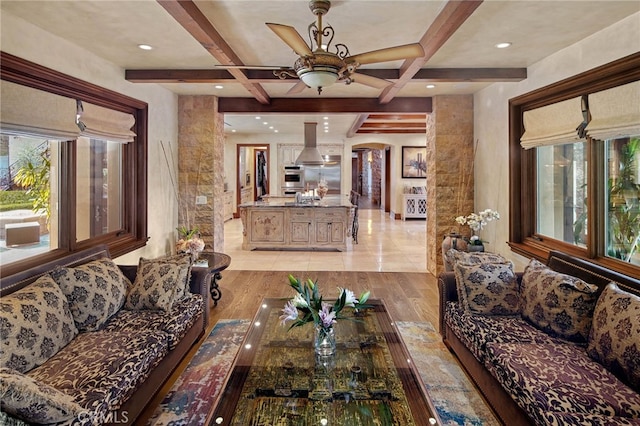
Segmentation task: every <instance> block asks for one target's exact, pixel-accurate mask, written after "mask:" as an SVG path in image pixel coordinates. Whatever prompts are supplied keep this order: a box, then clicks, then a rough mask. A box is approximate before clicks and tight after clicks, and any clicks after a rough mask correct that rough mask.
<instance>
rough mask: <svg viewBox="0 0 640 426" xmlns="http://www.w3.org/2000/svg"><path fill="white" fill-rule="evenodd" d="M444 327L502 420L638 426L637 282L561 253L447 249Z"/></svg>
mask: <svg viewBox="0 0 640 426" xmlns="http://www.w3.org/2000/svg"><path fill="white" fill-rule="evenodd" d="M447 257H448V258H449V259H450V261H451V262H452V264H453V265H454V268H453V269H454V271H453V272H444V273H442V274H441V275H440V276H439V279H438V286H439V292H440V333H441V334H442V336H443V341H444V342H445V343H446V344H447V346H448V347H449V348H450V350H451V351H452V352H453V353H454V354H455V355H456V356H457V357H458V359H459V361H460V363H461V364H462V366H463V367H464V369H465V370H466V371H467V373H468V374H469V376H470V377H471V378H472V379H473V381H474V382H475V383H476V385H477V387H478V388H479V389H480V391H481V392H482V394H483V395H484V396H485V398H486V400H487V402H488V403H489V404H490V405H491V407H492V408H493V410H494V412H495V413H496V415H497V416H498V418H499V419H500V420H501V422H502V423H503V424H505V425H509V426H511V425H531V424H535V425H562V426H565V425H592V426H596V425H640V281H639V280H638V279H635V278H633V277H629V276H625V275H622V274H619V273H616V272H614V271H611V270H609V269H606V268H603V267H600V266H597V265H595V264H592V263H590V262H587V261H585V260H582V259H578V258H575V257H572V256H569V255H567V254H564V253H560V252H552V253H551V254H550V256H549V259H548V261H547V263H546V265H545V264H542V263H540V262H538V261H536V260H532V261H531V262H530V263H529V265H528V266H527V267H526V268H525V271H524V272H518V273H514V272H513V265H512V264H511V262H508V261H506V259H504V258H503V257H501V256H499V255H492V254H488V253H485V254H479V255H474V254H471V253H464V252H456V251H455V250H453V251H451V252H448V253H447Z"/></svg>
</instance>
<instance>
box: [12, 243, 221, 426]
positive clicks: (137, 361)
mask: <svg viewBox="0 0 640 426" xmlns="http://www.w3.org/2000/svg"><path fill="white" fill-rule="evenodd" d="M210 278H211V277H210V276H209V275H208V273H207V270H206V268H194V269H193V270H192V269H191V263H190V259H189V256H188V255H185V256H170V257H165V258H160V259H151V260H150V259H140V262H139V264H138V265H136V266H118V265H116V264H115V263H114V262H113V261H112V260H111V258H110V255H109V252H108V249H107V247H106V246H100V247H95V248H91V249H87V250H84V251H82V252H78V253H75V254H72V255H69V256H66V257H64V258H62V259H57V260H55V261H51V262H49V263H46V264H44V265H41V266H38V267H35V268H32V269H29V270H26V271H23V272H20V273H18V274H15V275H12V276H8V277H3V278H2V280H0V289H1V295H2V298H0V337H1V341H0V397H1V407H0V408H1V410H0V424H24V423H27V424H34V423H36V424H60V425H101V424H133V423H134V422H135V420H136V418H137V417H138V416H139V415H140V414H141V413H142V411H143V410H144V409H145V407H146V406H147V405H148V404H149V403H150V402H151V401H152V399H153V398H154V396H155V395H156V394H157V392H158V391H159V390H160V388H161V387H162V385H163V384H164V383H165V382H166V381H167V379H168V378H169V376H170V375H171V374H172V372H173V371H174V370H175V368H176V367H177V365H178V364H179V363H180V361H181V360H182V359H183V358H184V357H185V355H186V354H187V353H188V351H189V350H190V349H191V347H192V346H193V345H194V343H196V342H197V341H198V339H199V338H200V336H202V335H203V333H204V331H205V329H206V327H207V323H208V312H209V310H208V303H206V302H207V301H208V290H209V285H208V283H209V282H210Z"/></svg>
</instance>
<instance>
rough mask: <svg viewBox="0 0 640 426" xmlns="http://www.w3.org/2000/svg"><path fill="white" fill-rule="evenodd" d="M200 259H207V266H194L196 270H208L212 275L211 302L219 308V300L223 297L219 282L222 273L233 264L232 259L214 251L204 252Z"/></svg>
mask: <svg viewBox="0 0 640 426" xmlns="http://www.w3.org/2000/svg"><path fill="white" fill-rule="evenodd" d="M198 259H206V260H207V262H208V265H207V266H204V265H197V264H195V265H193V267H194V268H207V269H208V270H209V273H210V274H211V284H210V286H209V293H211V300H213V305H214V306H218V300H220V298H221V297H222V291H221V290H220V286H219V285H218V280H220V279H222V274H221V272H222V271H224V270H225V269H227V268H228V267H229V265H230V264H231V257H230V256H229V255H226V254H224V253H218V252H214V251H203V252H201V253H200V255H199V256H198Z"/></svg>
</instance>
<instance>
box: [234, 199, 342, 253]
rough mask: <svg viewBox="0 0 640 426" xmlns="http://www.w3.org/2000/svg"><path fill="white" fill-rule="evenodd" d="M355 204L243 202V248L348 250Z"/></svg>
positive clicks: (241, 213) (241, 206)
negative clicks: (349, 231) (352, 212)
mask: <svg viewBox="0 0 640 426" xmlns="http://www.w3.org/2000/svg"><path fill="white" fill-rule="evenodd" d="M352 208H353V205H351V203H349V202H348V201H346V200H345V201H340V200H332V201H329V200H324V201H323V202H318V201H314V202H309V203H295V202H275V203H274V202H269V203H263V202H256V203H247V204H242V205H240V206H238V210H239V212H240V219H241V220H242V226H243V231H242V232H243V241H242V248H243V249H244V250H255V249H271V250H337V251H346V250H347V230H348V229H350V223H349V222H350V220H351V219H350V218H351V214H350V213H351V209H352Z"/></svg>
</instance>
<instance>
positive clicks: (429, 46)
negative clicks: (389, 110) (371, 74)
mask: <svg viewBox="0 0 640 426" xmlns="http://www.w3.org/2000/svg"><path fill="white" fill-rule="evenodd" d="M482 1H483V0H462V1H460V0H449V1H448V2H447V4H446V5H445V6H444V8H443V9H442V11H441V12H440V13H439V14H438V16H436V19H435V20H434V21H433V23H432V24H431V25H430V26H429V28H428V29H427V31H426V32H425V33H424V35H423V36H422V38H421V39H420V44H421V45H422V47H423V49H424V56H423V57H420V58H414V59H407V60H405V61H404V63H403V64H402V66H401V67H400V78H399V80H398V81H397V82H396V83H394V84H393V85H390V86H388V87H387V88H386V89H384V90H383V91H382V93H381V94H380V96H379V97H378V100H379V101H380V103H382V104H384V103H387V102H391V100H392V99H393V98H394V97H395V96H396V95H397V94H398V92H399V91H400V89H402V88H403V87H404V86H405V85H406V84H407V83H408V82H409V81H411V79H412V78H413V76H414V75H416V74H417V73H418V71H420V69H421V68H422V67H423V66H424V65H425V64H426V63H427V61H429V59H431V58H432V57H433V55H435V53H436V52H437V51H438V50H439V49H440V48H441V47H442V46H443V45H444V43H445V42H446V41H447V40H449V38H450V37H451V36H452V35H453V34H454V33H455V32H456V31H457V30H458V28H460V27H461V26H462V24H463V23H464V22H465V21H466V20H467V19H468V18H469V17H470V16H471V15H472V14H473V12H474V11H475V10H476V9H477V8H478V7H479V6H480V5H481V4H482Z"/></svg>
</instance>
